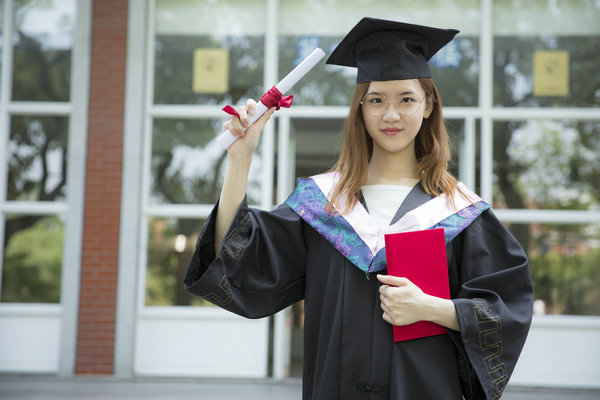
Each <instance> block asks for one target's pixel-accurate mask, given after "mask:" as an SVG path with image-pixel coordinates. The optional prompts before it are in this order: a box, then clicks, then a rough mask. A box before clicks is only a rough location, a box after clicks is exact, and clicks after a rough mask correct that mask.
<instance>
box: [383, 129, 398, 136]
mask: <svg viewBox="0 0 600 400" xmlns="http://www.w3.org/2000/svg"><path fill="white" fill-rule="evenodd" d="M381 131H382V132H383V133H384V134H385V135H387V136H394V135H397V134H399V133H400V132H401V131H402V129H399V128H385V129H382V130H381Z"/></svg>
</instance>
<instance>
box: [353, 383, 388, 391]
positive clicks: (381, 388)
mask: <svg viewBox="0 0 600 400" xmlns="http://www.w3.org/2000/svg"><path fill="white" fill-rule="evenodd" d="M356 389H357V390H358V391H359V392H363V393H366V392H372V393H381V392H383V391H384V390H385V387H384V386H377V385H369V384H367V383H359V384H358V385H356Z"/></svg>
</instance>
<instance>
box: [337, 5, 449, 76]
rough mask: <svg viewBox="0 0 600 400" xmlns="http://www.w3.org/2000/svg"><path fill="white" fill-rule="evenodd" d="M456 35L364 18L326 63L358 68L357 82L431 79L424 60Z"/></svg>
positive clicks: (424, 27)
mask: <svg viewBox="0 0 600 400" xmlns="http://www.w3.org/2000/svg"><path fill="white" fill-rule="evenodd" d="M458 32H459V31H457V30H456V29H439V28H433V27H430V26H423V25H414V24H407V23H404V22H397V21H389V20H384V19H377V18H369V17H366V18H363V19H361V20H360V21H359V22H358V24H356V25H355V26H354V28H352V30H351V31H350V32H348V34H347V35H346V37H344V38H343V39H342V41H341V42H340V44H339V45H338V46H337V47H336V48H335V50H334V51H333V52H332V53H331V55H330V56H329V58H328V59H327V64H334V65H342V66H346V67H357V68H358V75H357V77H356V82H357V83H360V82H371V81H390V80H400V79H412V78H431V71H430V70H429V65H428V64H427V61H428V60H429V59H430V58H431V57H433V55H434V54H435V53H437V52H438V50H440V49H441V48H442V47H444V46H445V45H446V44H447V43H448V42H450V41H451V40H452V38H454V36H455V35H456V34H457V33H458Z"/></svg>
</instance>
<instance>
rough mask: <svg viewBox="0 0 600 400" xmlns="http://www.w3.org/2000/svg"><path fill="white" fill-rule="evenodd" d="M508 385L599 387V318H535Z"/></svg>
mask: <svg viewBox="0 0 600 400" xmlns="http://www.w3.org/2000/svg"><path fill="white" fill-rule="evenodd" d="M510 384H511V385H514V386H517V385H518V386H548V387H586V388H600V317H580V316H553V315H547V316H540V317H535V318H534V320H533V324H532V327H531V331H530V332H529V336H528V337H527V343H526V344H525V348H524V349H523V353H522V354H521V358H520V359H519V363H518V364H517V367H516V369H515V372H514V374H513V377H512V378H511V380H510Z"/></svg>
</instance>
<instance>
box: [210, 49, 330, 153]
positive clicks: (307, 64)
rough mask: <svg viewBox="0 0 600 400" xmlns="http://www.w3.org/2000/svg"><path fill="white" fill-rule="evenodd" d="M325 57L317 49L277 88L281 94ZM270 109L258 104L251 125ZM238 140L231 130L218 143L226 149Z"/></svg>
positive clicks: (219, 138) (223, 134) (220, 137)
mask: <svg viewBox="0 0 600 400" xmlns="http://www.w3.org/2000/svg"><path fill="white" fill-rule="evenodd" d="M324 56H325V53H324V52H323V50H321V49H319V48H316V49H314V50H313V52H312V53H310V54H309V55H308V57H306V58H305V59H304V60H302V62H301V63H300V64H298V66H297V67H296V68H294V69H293V70H292V71H291V72H290V73H289V74H287V76H286V77H285V78H283V79H282V80H281V82H279V83H278V84H277V85H275V87H276V88H277V90H279V92H281V94H285V93H286V92H287V91H288V90H290V89H291V88H292V86H294V85H295V84H296V83H298V81H299V80H300V79H302V77H303V76H304V75H306V74H307V73H308V71H310V70H311V69H312V68H313V67H314V66H315V65H317V63H318V62H319V61H321V59H322V58H323V57H324ZM267 110H268V107H267V106H265V105H264V104H263V103H262V102H258V104H257V105H256V110H255V112H254V115H252V116H251V117H249V122H250V125H252V124H253V123H254V122H255V121H256V120H257V119H259V118H260V117H261V116H262V115H263V114H264V113H265V112H266V111H267ZM236 140H237V137H236V136H234V135H233V134H232V133H231V132H230V131H229V130H227V131H225V132H223V133H222V134H221V135H220V136H219V137H218V138H217V142H218V143H220V144H221V145H222V146H223V147H224V148H225V149H227V148H228V147H229V146H231V145H232V144H233V142H235V141H236Z"/></svg>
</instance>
